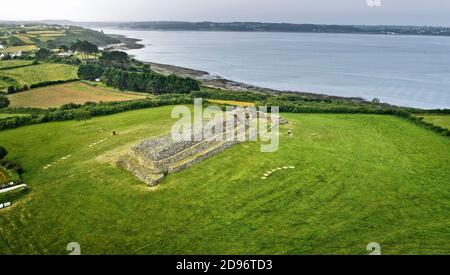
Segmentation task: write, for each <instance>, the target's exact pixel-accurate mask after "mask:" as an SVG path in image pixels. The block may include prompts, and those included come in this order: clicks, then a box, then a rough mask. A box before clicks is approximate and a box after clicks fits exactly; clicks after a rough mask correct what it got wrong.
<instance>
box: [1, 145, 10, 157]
mask: <svg viewBox="0 0 450 275" xmlns="http://www.w3.org/2000/svg"><path fill="white" fill-rule="evenodd" d="M7 155H8V151H6V149H5V147H3V146H0V159H4V158H5V157H6V156H7Z"/></svg>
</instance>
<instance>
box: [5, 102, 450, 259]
mask: <svg viewBox="0 0 450 275" xmlns="http://www.w3.org/2000/svg"><path fill="white" fill-rule="evenodd" d="M171 110H172V107H170V106H169V107H161V108H155V109H145V110H138V111H130V112H125V113H121V114H116V115H112V116H104V117H96V118H94V119H92V120H91V121H89V122H87V124H85V123H84V122H75V121H67V122H57V123H48V124H41V125H33V126H27V127H21V128H18V129H14V130H8V131H3V132H0V144H2V145H3V146H5V147H6V148H7V149H8V150H9V151H10V155H9V157H10V158H11V159H13V160H15V161H17V162H19V163H21V164H22V166H23V167H24V168H25V169H26V173H25V174H24V175H23V179H24V180H25V182H26V183H28V184H29V186H30V187H31V191H30V193H29V194H28V195H27V196H26V197H25V198H23V199H22V200H21V201H18V202H14V205H13V206H12V207H10V208H8V209H6V210H2V211H1V212H0V222H1V224H2V226H1V227H0V254H67V253H68V252H67V251H66V246H67V244H68V243H69V242H78V243H80V244H81V249H82V253H83V254H368V252H367V251H366V246H367V244H368V243H370V242H378V243H380V244H381V246H382V253H383V254H448V253H450V244H449V242H448V240H449V239H450V231H449V230H448V228H449V226H450V219H449V218H448V217H449V216H450V188H449V187H448V183H449V182H450V154H448V152H449V149H450V139H448V138H446V137H443V136H439V135H438V134H435V133H434V132H431V131H428V130H426V129H423V128H420V127H418V126H416V125H414V124H411V123H409V122H407V121H405V120H402V119H400V118H397V117H391V116H377V115H325V114H307V115H306V114H284V115H283V116H284V117H285V118H286V119H288V120H289V121H290V122H291V124H290V125H286V126H282V127H281V141H280V148H279V150H278V151H277V152H275V153H269V154H264V153H260V144H258V143H243V144H240V145H237V146H235V147H233V148H231V149H229V150H227V151H225V152H223V153H221V154H220V155H217V156H215V157H212V158H210V159H208V160H206V161H203V162H201V163H199V164H197V165H195V166H193V167H191V168H189V169H187V170H185V171H183V172H181V173H179V174H175V175H170V176H169V177H168V178H167V179H166V180H165V181H164V182H163V183H162V185H160V186H159V187H157V188H153V189H149V188H147V187H146V186H145V185H144V184H143V183H141V182H139V181H138V180H136V179H135V178H134V177H133V176H131V175H130V174H129V173H127V172H126V171H123V170H121V169H118V168H116V167H115V165H114V163H115V161H116V160H117V157H118V156H119V155H120V154H122V153H124V152H126V151H127V150H128V148H130V146H132V145H133V144H136V143H137V142H139V141H140V140H142V139H145V138H149V137H151V136H158V135H162V134H165V133H167V132H168V131H169V130H170V128H171V126H172V124H173V122H174V120H172V119H171V118H170V113H171ZM289 129H292V130H293V133H294V135H293V136H292V137H290V136H289V135H288V130H289ZM112 131H117V133H118V135H117V136H111V133H112ZM18 137H20V138H18ZM99 140H104V142H102V143H97V142H98V141H99ZM92 144H96V145H95V146H90V145H92ZM49 164H53V165H52V166H51V167H49V168H47V169H44V167H46V166H47V165H49ZM284 166H294V167H295V169H289V170H283V171H281V172H278V173H275V175H273V176H272V177H270V178H268V179H266V180H262V179H261V177H262V175H263V174H264V173H265V172H266V171H268V170H271V169H274V168H277V167H284Z"/></svg>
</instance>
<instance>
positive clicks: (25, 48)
mask: <svg viewBox="0 0 450 275" xmlns="http://www.w3.org/2000/svg"><path fill="white" fill-rule="evenodd" d="M36 49H37V48H36V45H26V46H14V47H8V48H5V49H1V50H0V52H5V53H16V52H19V51H22V52H30V51H34V50H36Z"/></svg>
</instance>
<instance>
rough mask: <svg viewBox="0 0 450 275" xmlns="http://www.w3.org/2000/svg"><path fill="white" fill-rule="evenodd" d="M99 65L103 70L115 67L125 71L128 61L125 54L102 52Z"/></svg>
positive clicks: (120, 52)
mask: <svg viewBox="0 0 450 275" xmlns="http://www.w3.org/2000/svg"><path fill="white" fill-rule="evenodd" d="M99 63H100V64H101V65H102V66H103V67H105V68H109V67H115V68H121V69H126V68H128V67H129V64H130V59H129V57H128V54H127V53H126V52H122V51H111V52H103V53H102V55H101V56H100V58H99Z"/></svg>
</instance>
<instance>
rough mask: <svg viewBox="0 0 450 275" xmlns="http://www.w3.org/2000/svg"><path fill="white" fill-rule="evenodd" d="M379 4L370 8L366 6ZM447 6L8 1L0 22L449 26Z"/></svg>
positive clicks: (248, 0) (436, 1)
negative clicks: (197, 22)
mask: <svg viewBox="0 0 450 275" xmlns="http://www.w3.org/2000/svg"><path fill="white" fill-rule="evenodd" d="M368 1H369V2H377V1H381V6H379V7H370V6H369V5H368V4H367V2H368ZM449 15H450V0H65V1H60V0H13V1H2V3H1V4H0V20H36V19H69V20H77V21H145V20H147V21H153V20H180V21H181V20H183V21H221V22H225V21H264V22H292V23H325V24H333V23H335V24H407V25H438V26H450V16H449Z"/></svg>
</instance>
